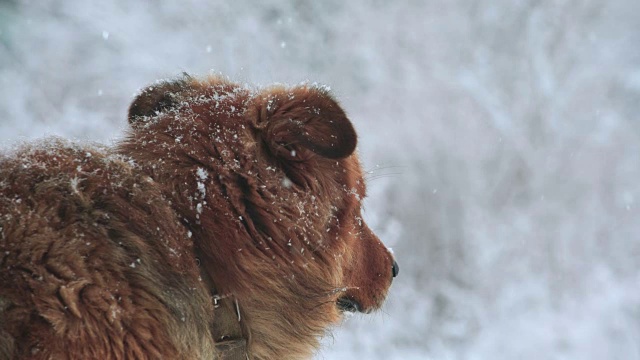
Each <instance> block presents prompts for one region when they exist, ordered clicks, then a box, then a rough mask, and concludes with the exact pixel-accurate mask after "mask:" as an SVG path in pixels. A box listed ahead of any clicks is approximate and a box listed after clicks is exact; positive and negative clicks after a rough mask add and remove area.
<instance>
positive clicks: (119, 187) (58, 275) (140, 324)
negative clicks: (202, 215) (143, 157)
mask: <svg viewBox="0 0 640 360" xmlns="http://www.w3.org/2000/svg"><path fill="white" fill-rule="evenodd" d="M168 219H170V220H169V221H167V220H168ZM183 232H185V230H184V228H183V227H181V226H180V225H179V223H178V219H177V218H176V216H175V214H173V212H172V211H171V209H170V206H169V205H168V204H167V202H166V200H164V199H163V197H162V195H161V192H160V189H159V186H158V184H156V183H154V182H153V181H152V180H151V179H150V178H148V177H147V176H145V175H143V174H140V173H138V172H137V171H136V170H135V166H133V165H132V164H129V163H127V162H126V160H124V159H120V158H117V157H114V156H108V155H106V154H105V151H104V150H101V149H96V148H93V147H86V146H77V145H73V144H70V143H67V142H63V141H60V140H49V141H47V142H45V143H42V144H39V145H35V146H31V147H26V148H23V149H22V150H18V151H14V152H13V153H12V154H11V155H8V156H5V157H4V158H2V159H1V160H0V359H4V358H29V359H49V358H54V359H65V358H77V359H91V358H94V359H99V358H114V359H117V358H127V359H146V358H167V359H179V358H199V357H208V358H211V357H212V356H213V353H212V351H213V350H212V344H210V342H211V336H210V333H209V329H208V326H209V324H210V321H211V319H210V318H209V316H208V314H211V313H212V312H211V309H210V307H211V304H210V300H209V297H208V292H207V290H206V289H205V288H204V287H203V286H202V284H201V282H200V281H198V276H199V274H198V269H197V265H196V264H195V263H194V260H193V256H192V255H191V249H190V248H189V245H187V244H186V243H185V241H184V239H186V238H187V237H188V236H187V234H183ZM194 335H195V336H194Z"/></svg>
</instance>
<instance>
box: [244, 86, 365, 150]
mask: <svg viewBox="0 0 640 360" xmlns="http://www.w3.org/2000/svg"><path fill="white" fill-rule="evenodd" d="M255 101H256V103H255V106H253V107H251V108H250V115H249V116H251V117H252V118H253V119H252V120H253V121H255V125H256V128H258V129H259V130H260V131H261V133H262V138H263V140H264V141H265V143H266V144H267V146H268V147H269V149H270V150H271V151H272V152H273V153H274V154H275V155H276V156H280V157H285V158H290V159H292V160H293V159H298V160H303V159H304V158H305V157H306V156H305V153H307V154H308V153H309V150H310V151H311V152H312V153H315V154H318V155H320V156H323V157H325V158H329V159H342V158H345V157H347V156H349V155H351V154H352V153H353V152H354V151H355V148H356V143H357V137H356V132H355V130H354V129H353V125H352V124H351V121H349V119H348V118H347V115H346V114H345V113H344V110H342V108H341V107H340V105H339V104H338V103H337V102H336V101H335V100H334V99H333V98H332V97H331V96H330V95H329V93H328V91H327V90H325V89H323V88H320V87H315V86H299V87H295V88H293V89H284V88H272V89H269V90H267V91H265V92H264V93H263V94H261V95H260V96H258V97H257V98H256V99H255ZM251 112H253V113H251Z"/></svg>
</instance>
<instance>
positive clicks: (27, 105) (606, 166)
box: [0, 0, 640, 360]
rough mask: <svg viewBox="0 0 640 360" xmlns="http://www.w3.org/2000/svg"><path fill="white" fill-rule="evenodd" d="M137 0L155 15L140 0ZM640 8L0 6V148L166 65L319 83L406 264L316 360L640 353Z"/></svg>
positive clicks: (549, 2) (539, 1)
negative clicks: (345, 124) (350, 126)
mask: <svg viewBox="0 0 640 360" xmlns="http://www.w3.org/2000/svg"><path fill="white" fill-rule="evenodd" d="M150 4H152V5H150ZM639 14H640V1H637V0H626V1H625V0H614V1H609V0H524V1H510V0H446V1H445V0H440V1H435V0H427V1H421V0H406V1H381V0H369V1H365V0H352V1H341V0H328V1H296V0H279V1H276V0H267V1H260V2H255V1H248V0H236V1H195V0H183V1H175V2H169V1H153V2H146V1H127V0H120V1H113V2H95V1H84V0H64V1H63V0H49V1H35V0H33V1H27V0H1V1H0V145H1V146H3V147H7V146H11V144H15V143H16V142H19V141H23V140H25V139H32V138H38V137H42V136H44V135H46V134H49V135H50V134H58V135H63V136H66V137H71V138H76V139H81V140H92V141H101V142H111V141H113V140H114V139H116V138H117V137H118V136H120V135H121V134H122V132H123V129H124V128H125V127H126V121H125V114H126V109H127V106H128V104H129V102H130V101H131V99H132V96H133V94H134V93H135V92H136V91H137V90H138V89H139V88H141V87H143V86H145V85H147V84H149V83H151V82H153V81H154V80H156V79H159V78H167V77H173V76H175V75H177V74H179V73H181V72H182V71H187V72H189V73H191V74H194V75H205V74H207V73H209V72H211V71H213V72H216V73H217V72H221V73H223V74H225V75H228V76H230V77H231V78H232V79H234V80H237V81H243V82H245V81H246V82H250V83H257V84H265V85H266V84H269V83H272V82H286V83H298V82H300V81H304V80H310V81H318V82H322V83H325V84H328V85H329V86H331V88H332V89H333V92H334V93H335V94H336V96H337V97H338V98H339V99H340V100H341V102H342V104H343V106H344V107H345V108H346V109H347V111H348V113H349V115H350V117H351V119H352V120H353V122H354V123H355V125H356V127H357V129H358V130H359V134H360V139H361V141H360V145H359V148H360V152H361V155H362V157H363V159H364V163H365V167H366V169H367V170H370V171H371V172H372V173H371V175H370V176H369V186H370V193H371V196H370V198H369V199H368V200H367V202H366V216H367V218H368V220H369V222H370V224H371V225H372V228H373V229H374V230H376V231H377V232H378V234H379V235H380V236H381V238H383V240H384V241H385V242H386V243H387V244H388V245H389V246H391V247H393V248H394V250H395V254H396V256H397V258H398V262H399V263H400V265H401V273H400V276H399V277H398V278H397V279H396V280H397V281H396V282H395V283H394V285H393V287H392V291H391V295H390V297H389V300H388V302H387V304H386V306H385V308H384V310H383V311H381V312H379V313H378V314H375V315H371V316H355V317H353V318H351V319H349V320H348V321H346V323H345V324H344V326H343V327H341V328H340V329H338V330H336V331H335V332H334V335H333V336H331V337H328V338H327V339H326V340H325V342H324V344H325V345H324V348H323V349H322V351H321V352H320V353H319V354H318V355H317V359H354V358H360V359H490V360H494V359H526V360H528V359H531V360H533V359H535V360H540V359H543V360H544V359H594V360H596V359H598V360H599V359H624V360H633V359H640V217H639V215H640V119H639V118H638V117H639V114H640V47H639V46H638V44H640V21H638V15H639Z"/></svg>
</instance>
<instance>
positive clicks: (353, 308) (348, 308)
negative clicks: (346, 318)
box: [336, 297, 362, 313]
mask: <svg viewBox="0 0 640 360" xmlns="http://www.w3.org/2000/svg"><path fill="white" fill-rule="evenodd" d="M336 305H337V306H338V309H340V311H343V312H350V313H355V312H362V307H361V306H360V304H359V303H358V302H357V301H355V300H354V299H352V298H349V297H341V298H339V299H338V301H337V302H336Z"/></svg>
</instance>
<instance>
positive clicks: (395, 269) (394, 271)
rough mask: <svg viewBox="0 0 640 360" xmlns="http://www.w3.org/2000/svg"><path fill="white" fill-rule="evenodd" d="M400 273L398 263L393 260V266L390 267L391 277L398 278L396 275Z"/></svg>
mask: <svg viewBox="0 0 640 360" xmlns="http://www.w3.org/2000/svg"><path fill="white" fill-rule="evenodd" d="M399 273H400V266H398V262H397V261H395V260H393V265H392V266H391V275H393V277H396V276H398V274H399Z"/></svg>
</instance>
